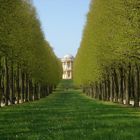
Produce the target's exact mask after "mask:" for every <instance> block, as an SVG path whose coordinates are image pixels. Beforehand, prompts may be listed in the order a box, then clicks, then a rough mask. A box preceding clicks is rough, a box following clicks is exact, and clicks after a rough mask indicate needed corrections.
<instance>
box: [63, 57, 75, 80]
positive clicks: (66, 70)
mask: <svg viewBox="0 0 140 140" xmlns="http://www.w3.org/2000/svg"><path fill="white" fill-rule="evenodd" d="M73 61H74V57H73V56H72V55H65V56H64V57H63V58H62V59H61V62H62V67H63V75H62V79H72V77H73Z"/></svg>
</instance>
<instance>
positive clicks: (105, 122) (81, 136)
mask: <svg viewBox="0 0 140 140" xmlns="http://www.w3.org/2000/svg"><path fill="white" fill-rule="evenodd" d="M16 139H18V140H139V139H140V109H138V108H131V107H126V106H123V105H117V104H113V103H107V102H100V101H97V100H93V99H90V98H89V97H86V96H85V95H84V94H82V93H81V92H79V91H69V90H68V91H56V92H54V93H53V94H51V95H50V96H48V97H47V98H45V99H41V100H40V101H36V102H32V103H25V104H21V105H17V106H10V107H4V108H1V109H0V140H16Z"/></svg>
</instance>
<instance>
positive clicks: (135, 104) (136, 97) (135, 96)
mask: <svg viewBox="0 0 140 140" xmlns="http://www.w3.org/2000/svg"><path fill="white" fill-rule="evenodd" d="M134 76H135V77H134V79H135V88H134V107H139V92H140V88H139V68H138V66H137V64H136V68H135V75H134Z"/></svg>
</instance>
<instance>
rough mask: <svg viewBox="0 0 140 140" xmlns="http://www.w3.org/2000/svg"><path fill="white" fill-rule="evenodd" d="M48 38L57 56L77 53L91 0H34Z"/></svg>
mask: <svg viewBox="0 0 140 140" xmlns="http://www.w3.org/2000/svg"><path fill="white" fill-rule="evenodd" d="M33 5H34V6H35V7H36V10H37V14H38V17H39V19H40V22H41V28H42V30H43V32H44V35H45V38H46V40H47V41H48V42H49V43H50V45H51V46H52V48H53V50H54V52H55V54H56V55H57V57H59V58H62V57H63V56H64V55H66V54H71V55H73V56H75V55H76V53H77V49H78V48H79V47H80V42H81V38H82V33H83V29H84V25H85V23H86V15H87V13H88V11H89V5H90V0H33Z"/></svg>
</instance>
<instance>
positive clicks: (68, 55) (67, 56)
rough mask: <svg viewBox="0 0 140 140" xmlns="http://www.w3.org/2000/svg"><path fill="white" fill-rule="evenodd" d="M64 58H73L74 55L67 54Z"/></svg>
mask: <svg viewBox="0 0 140 140" xmlns="http://www.w3.org/2000/svg"><path fill="white" fill-rule="evenodd" d="M64 59H73V56H72V55H70V54H67V55H65V56H64Z"/></svg>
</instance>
